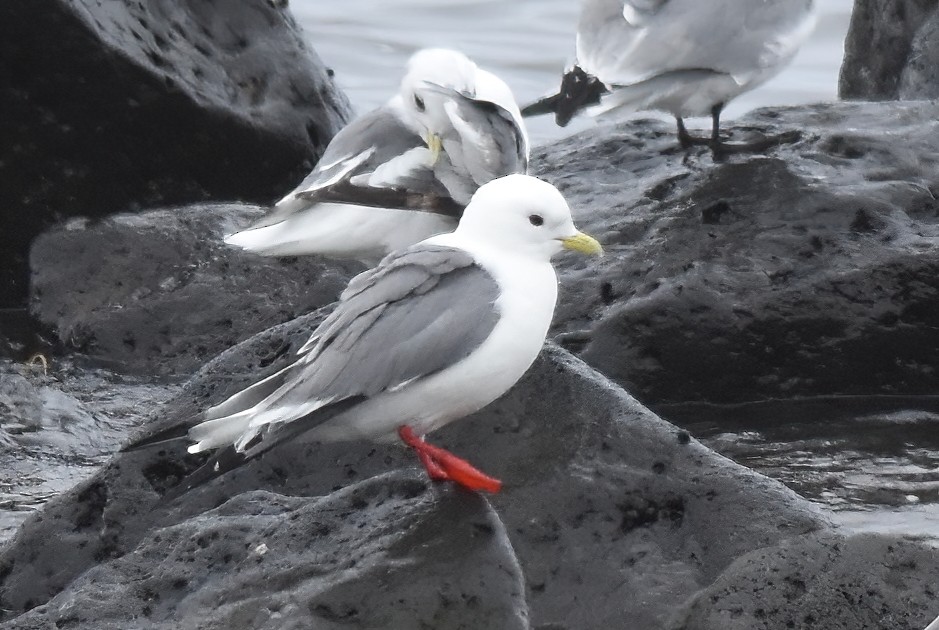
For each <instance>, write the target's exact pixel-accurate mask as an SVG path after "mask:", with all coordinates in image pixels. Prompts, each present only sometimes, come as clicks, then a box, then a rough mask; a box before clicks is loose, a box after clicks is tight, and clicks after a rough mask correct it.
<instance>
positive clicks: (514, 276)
mask: <svg viewBox="0 0 939 630" xmlns="http://www.w3.org/2000/svg"><path fill="white" fill-rule="evenodd" d="M565 248H566V249H569V250H574V251H578V252H582V253H585V254H599V253H601V248H600V245H599V243H597V241H595V240H594V239H593V238H591V237H589V236H587V235H585V234H583V233H581V232H579V231H577V229H576V228H575V227H574V223H573V221H572V219H571V213H570V209H569V208H568V206H567V203H566V202H565V201H564V198H563V197H562V196H561V193H559V192H558V191H557V189H556V188H554V187H553V186H552V185H550V184H548V183H546V182H543V181H541V180H539V179H536V178H534V177H529V176H527V175H509V176H507V177H502V178H500V179H496V180H494V181H492V182H489V183H487V184H485V185H483V186H482V187H481V188H479V190H478V191H477V192H476V194H475V195H474V196H473V199H472V201H471V203H470V204H469V206H467V208H466V212H465V213H464V214H463V217H462V219H461V220H460V223H459V226H458V227H457V228H456V230H455V231H453V232H452V233H448V234H442V235H438V236H434V237H432V238H429V239H427V240H425V241H422V242H420V243H418V244H415V245H412V246H411V247H409V248H407V249H404V250H402V251H400V252H396V253H393V254H391V255H389V256H387V257H386V258H385V259H383V260H382V261H381V263H380V264H379V265H378V266H377V267H375V268H374V269H371V270H369V271H365V272H363V273H361V274H359V275H358V276H356V277H355V278H353V279H352V281H351V282H350V283H349V286H348V287H347V288H346V290H345V291H344V292H343V294H342V296H341V297H340V300H339V303H338V304H337V306H336V308H335V310H334V311H333V312H332V313H331V314H330V315H329V317H328V318H326V319H325V320H324V321H323V322H322V323H321V324H320V326H319V327H318V328H317V329H316V331H314V333H313V335H312V336H311V337H310V339H309V341H307V343H306V344H305V345H304V346H303V347H302V348H301V349H300V350H299V351H298V353H297V357H296V359H295V360H294V361H293V362H292V363H291V364H290V365H288V366H287V367H285V368H283V369H282V370H280V371H279V372H277V373H275V374H273V375H272V376H269V377H268V378H266V379H264V380H262V381H260V382H258V383H256V384H254V385H252V386H251V387H248V388H246V389H244V390H243V391H241V392H239V393H237V394H235V395H234V396H232V397H231V398H229V399H228V400H225V401H224V402H222V403H221V404H219V405H216V406H215V407H212V408H211V409H209V410H208V411H207V412H206V413H205V417H204V419H203V420H202V421H201V422H200V423H199V424H197V425H195V426H192V427H191V428H188V431H186V427H183V428H182V430H172V429H171V430H170V431H168V432H163V433H160V434H157V435H155V436H153V437H151V438H147V439H145V440H144V441H143V442H140V443H138V444H137V445H135V447H134V448H137V447H141V446H145V445H148V444H153V443H156V442H159V441H165V440H166V439H170V438H174V437H180V436H183V435H185V434H186V433H188V437H189V439H190V440H191V441H192V442H193V443H192V445H191V446H190V447H189V451H190V452H193V453H198V452H202V451H207V450H212V449H218V451H217V452H216V454H215V455H214V456H213V458H212V459H211V460H210V461H209V463H208V464H206V465H205V466H204V467H203V468H202V469H200V471H197V472H196V473H193V475H192V476H191V477H190V478H189V479H188V480H187V481H186V482H184V487H183V488H182V490H183V491H185V489H188V488H191V487H193V486H195V485H198V484H200V483H203V482H205V481H207V480H209V479H212V478H214V477H216V476H218V475H220V474H222V473H224V472H226V471H228V470H231V469H232V468H234V467H236V466H238V465H240V464H241V463H243V462H245V461H247V460H248V459H250V458H252V457H256V456H258V455H260V454H261V453H263V452H265V451H267V450H269V449H270V448H272V447H273V446H275V445H277V444H278V443H281V442H283V441H285V440H294V439H303V440H310V441H319V442H333V441H344V440H354V439H371V440H377V441H387V440H393V439H396V438H398V437H399V438H400V439H401V440H403V441H404V442H405V444H407V445H408V446H409V447H411V448H412V449H414V451H415V452H416V453H417V455H418V456H419V458H420V460H421V462H422V463H423V464H424V467H425V468H426V470H427V472H428V474H429V475H430V476H431V477H432V478H433V479H438V480H452V481H455V482H457V483H459V484H461V485H463V486H465V487H467V488H471V489H475V490H486V491H489V492H496V491H498V489H499V488H500V482H499V481H498V480H495V479H493V478H491V477H488V476H487V475H485V474H483V473H481V472H479V471H478V470H476V469H475V468H473V467H472V466H470V465H469V464H468V463H467V462H465V461H464V460H461V459H459V458H457V457H456V456H454V455H452V454H451V453H449V452H447V451H445V450H443V449H441V448H438V447H435V446H432V445H430V444H427V443H426V442H424V440H423V436H424V435H425V434H427V433H430V432H431V431H434V430H435V429H439V428H440V427H442V426H444V425H445V424H447V423H449V422H451V421H453V420H456V419H458V418H461V417H463V416H466V415H468V414H470V413H473V412H474V411H477V410H479V409H481V408H482V407H484V406H486V405H488V404H489V403H490V402H492V401H493V400H495V399H496V398H498V397H499V396H501V395H502V394H503V393H505V392H506V391H507V390H508V389H509V388H510V387H512V385H514V384H515V382H516V381H518V379H519V378H521V377H522V375H523V374H524V373H525V372H526V371H527V370H528V368H529V367H530V366H531V364H532V363H533V362H534V360H535V358H536V357H537V355H538V353H539V351H540V350H541V347H542V345H543V344H544V340H545V336H546V334H547V332H548V327H549V325H550V323H551V318H552V315H553V313H554V306H555V301H556V298H557V276H556V274H555V272H554V268H553V267H552V265H551V261H550V259H551V257H552V256H553V255H554V254H556V253H558V252H560V251H561V250H562V249H565ZM301 436H302V438H301Z"/></svg>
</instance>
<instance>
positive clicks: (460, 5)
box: [291, 0, 939, 538]
mask: <svg viewBox="0 0 939 630" xmlns="http://www.w3.org/2000/svg"><path fill="white" fill-rule="evenodd" d="M702 1H706V0H702ZM820 5H821V6H820V19H819V23H818V27H817V28H816V30H815V32H814V33H813V35H812V37H811V38H810V39H809V41H808V42H807V43H806V44H805V45H804V47H803V48H802V50H801V51H800V53H799V55H798V56H797V57H796V58H795V60H794V61H793V63H792V64H791V65H790V66H789V67H788V68H787V69H786V70H784V71H783V72H782V73H781V74H779V75H778V76H777V77H776V78H774V79H773V80H771V81H769V82H768V83H766V84H765V85H763V86H761V87H760V88H758V89H756V90H754V91H752V92H750V93H748V94H745V95H743V96H741V97H740V98H739V99H737V100H736V101H734V102H733V103H732V104H731V105H730V106H729V107H728V108H727V110H726V112H727V113H726V115H725V119H732V118H734V117H735V116H739V115H741V114H743V113H745V112H747V111H749V110H751V109H753V108H756V107H765V106H773V105H795V104H801V103H811V102H818V101H827V100H833V99H835V98H836V96H837V82H838V72H839V69H840V66H841V60H842V57H843V42H844V37H845V34H846V33H847V29H848V21H849V19H850V14H851V7H852V0H821V2H820ZM291 8H292V10H293V12H294V14H295V15H296V16H297V17H298V19H299V20H300V22H301V24H302V25H303V26H304V28H305V29H306V30H307V31H308V32H309V37H310V41H311V43H312V44H313V46H314V47H315V49H316V50H317V52H318V53H319V55H320V56H321V57H322V58H323V60H324V61H325V63H326V64H327V65H328V66H330V67H331V68H333V69H334V70H335V71H336V76H337V79H338V81H339V84H340V86H341V87H342V88H343V89H344V90H345V91H346V93H347V94H348V95H349V97H350V99H351V100H352V103H353V106H354V107H355V108H356V110H357V111H358V112H364V111H367V110H369V109H371V108H373V107H376V106H378V105H380V104H381V103H383V102H384V101H385V100H387V99H388V98H389V97H390V96H391V95H392V94H393V93H394V92H395V91H396V89H397V86H398V82H399V80H400V78H401V74H402V68H403V66H404V63H405V61H406V60H407V58H408V57H409V56H410V55H411V53H413V52H414V51H415V50H417V49H419V48H424V47H428V46H444V47H449V48H456V49H458V50H461V51H463V52H464V53H466V54H467V55H469V56H470V57H471V58H472V59H473V60H474V61H476V62H477V63H478V64H479V65H480V66H482V67H484V68H486V69H488V70H491V71H493V72H495V73H496V74H498V75H499V76H501V77H502V78H503V79H504V80H505V81H506V82H507V83H508V84H509V85H510V86H511V87H512V89H513V91H514V92H515V95H516V98H517V100H518V101H519V102H520V103H523V104H524V103H528V102H531V101H533V100H535V99H537V98H539V97H540V96H542V95H544V94H545V93H547V92H548V91H549V90H551V89H553V88H556V87H557V85H558V82H559V77H560V73H561V71H562V70H563V69H564V67H565V66H566V65H567V64H568V63H569V62H570V61H571V59H572V57H573V47H574V43H573V42H574V39H573V37H574V29H575V27H576V21H577V12H578V8H579V2H578V1H577V0H512V1H510V0H344V1H342V2H322V1H321V0H293V2H292V3H291ZM642 115H648V114H642ZM593 124H595V123H594V122H593V121H591V120H590V119H587V118H583V117H582V118H579V119H576V120H575V121H574V123H572V124H571V125H570V126H569V127H567V128H565V129H560V128H558V127H556V126H554V124H553V122H552V121H551V119H550V117H540V118H536V119H532V120H530V121H529V132H530V134H531V136H532V140H533V143H534V144H543V143H545V142H549V141H551V140H554V139H557V138H561V137H564V136H567V135H570V134H572V133H575V132H577V131H579V130H582V129H584V128H586V127H589V126H591V125H593ZM697 124H698V125H700V126H705V125H707V124H708V121H697ZM842 402H843V401H842ZM847 407H848V408H849V412H848V413H843V410H844V408H845V405H840V406H839V401H837V400H835V401H833V402H832V404H830V405H823V406H822V407H821V410H820V411H819V410H818V409H815V410H814V411H812V412H811V413H808V412H807V410H806V406H805V405H804V404H801V403H785V402H780V403H778V404H776V405H775V408H774V409H772V410H768V409H767V408H765V406H762V407H761V406H757V407H754V408H749V409H748V408H745V409H743V410H736V411H735V412H734V413H729V411H728V410H720V409H712V410H710V412H708V413H705V412H703V411H702V410H694V411H693V412H691V413H689V411H688V410H687V409H686V410H684V411H682V412H679V410H676V409H671V410H668V409H662V410H659V411H660V413H661V414H662V415H663V416H664V417H666V418H667V419H670V420H673V421H675V422H678V423H680V424H682V425H684V426H685V427H687V428H688V429H689V430H690V431H691V432H692V433H693V434H694V435H696V436H697V437H699V438H700V439H701V440H702V441H703V442H704V443H705V444H708V445H709V446H711V447H712V448H714V449H715V450H717V451H718V452H721V453H723V454H725V455H727V456H728V457H730V458H732V459H734V460H736V461H738V462H740V463H742V464H744V465H746V466H749V467H751V468H753V469H755V470H758V471H760V472H763V473H765V474H767V475H769V476H771V477H774V478H776V479H779V480H780V481H782V482H784V483H786V484H787V485H789V486H790V487H791V488H793V489H794V490H796V491H797V492H799V493H800V494H802V495H803V496H805V497H806V498H808V499H811V500H813V501H816V502H817V503H819V504H821V505H824V506H827V507H828V508H830V510H831V511H832V515H833V518H834V520H835V521H836V522H839V523H841V524H842V525H844V526H846V527H849V528H852V529H856V530H862V531H880V532H892V533H899V534H907V535H913V536H932V537H937V538H939V414H937V413H936V411H937V409H932V408H928V409H922V408H919V406H918V404H917V402H916V401H915V400H910V401H908V404H907V405H904V404H902V403H899V404H898V403H897V402H896V401H893V403H892V408H890V409H883V404H882V401H879V400H878V399H875V398H872V399H871V400H869V401H867V402H866V403H865V401H863V400H862V401H857V400H855V401H853V403H852V404H851V405H847ZM839 409H840V410H842V412H838V411H837V410H839Z"/></svg>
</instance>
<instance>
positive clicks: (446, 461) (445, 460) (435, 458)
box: [398, 425, 502, 494]
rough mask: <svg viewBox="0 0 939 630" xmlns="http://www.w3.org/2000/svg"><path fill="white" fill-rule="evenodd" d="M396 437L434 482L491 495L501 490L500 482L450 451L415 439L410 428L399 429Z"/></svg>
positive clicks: (415, 436)
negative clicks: (412, 451) (413, 453)
mask: <svg viewBox="0 0 939 630" xmlns="http://www.w3.org/2000/svg"><path fill="white" fill-rule="evenodd" d="M398 435H399V436H400V437H401V441H402V442H404V443H405V444H407V445H408V446H410V447H411V448H412V449H414V451H415V452H416V453H417V456H418V458H419V459H420V460H421V463H422V464H423V465H424V469H425V470H427V475H428V476H429V477H430V478H431V479H433V480H434V481H452V482H454V483H456V484H459V485H461V486H463V487H464V488H466V489H467V490H477V491H478V490H482V491H484V492H489V493H492V494H495V493H496V492H498V491H499V490H500V489H502V482H501V481H499V480H498V479H494V478H493V477H490V476H489V475H487V474H486V473H484V472H482V471H481V470H479V469H477V468H475V467H474V466H473V465H472V464H470V463H469V462H468V461H466V460H465V459H461V458H459V457H457V456H456V455H454V454H453V453H451V452H450V451H448V450H446V449H443V448H440V447H439V446H434V445H432V444H428V443H427V442H425V441H424V440H422V439H421V438H419V437H417V435H416V434H415V433H414V431H413V429H411V427H409V426H407V425H404V426H402V427H400V428H399V429H398Z"/></svg>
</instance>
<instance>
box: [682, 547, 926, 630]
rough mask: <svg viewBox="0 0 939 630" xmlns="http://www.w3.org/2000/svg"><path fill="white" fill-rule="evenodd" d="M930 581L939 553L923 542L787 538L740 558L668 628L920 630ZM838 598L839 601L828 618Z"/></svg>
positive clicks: (726, 629) (702, 629)
mask: <svg viewBox="0 0 939 630" xmlns="http://www.w3.org/2000/svg"><path fill="white" fill-rule="evenodd" d="M936 584H939V552H937V550H936V549H935V548H931V547H929V546H926V545H922V544H919V543H915V542H910V541H904V540H896V539H892V538H889V537H883V536H872V535H855V536H851V537H845V536H840V535H836V534H830V535H827V536H819V537H817V538H816V539H814V540H811V541H804V540H797V541H786V542H784V543H783V544H781V545H779V546H778V547H775V548H773V549H761V550H759V551H755V552H753V553H751V554H747V555H746V556H744V557H742V558H740V559H739V560H738V561H736V562H735V563H734V564H733V565H732V566H731V567H730V568H728V570H727V571H726V572H725V573H724V575H722V576H721V577H720V578H719V579H717V580H716V581H715V582H714V584H713V585H711V586H710V587H709V588H707V589H705V590H703V591H701V593H699V594H698V595H697V596H696V597H695V598H694V599H692V600H691V601H690V602H689V603H688V604H686V605H685V606H684V607H683V610H682V611H681V612H680V613H677V614H676V615H675V620H674V621H673V622H672V623H671V624H670V625H669V628H670V630H705V629H707V630H711V629H712V628H721V629H722V630H776V629H777V628H825V630H856V629H858V628H883V629H884V630H894V629H897V630H899V629H901V628H902V629H903V630H921V629H922V628H924V627H925V626H926V624H928V623H929V620H930V619H931V615H932V613H934V612H935V611H936V601H937V600H936ZM836 599H842V600H843V601H844V605H843V606H842V610H841V611H840V614H838V615H832V614H831V610H830V609H829V607H830V606H831V602H832V601H833V600H836ZM898 602H903V605H900V606H898V605H897V603H898Z"/></svg>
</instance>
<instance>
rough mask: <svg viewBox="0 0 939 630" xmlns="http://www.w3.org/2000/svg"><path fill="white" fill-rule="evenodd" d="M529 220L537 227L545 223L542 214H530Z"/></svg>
mask: <svg viewBox="0 0 939 630" xmlns="http://www.w3.org/2000/svg"><path fill="white" fill-rule="evenodd" d="M528 222H529V223H531V224H532V225H534V226H535V227H538V226H539V225H543V224H544V219H543V218H542V217H541V215H540V214H532V215H529V216H528Z"/></svg>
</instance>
